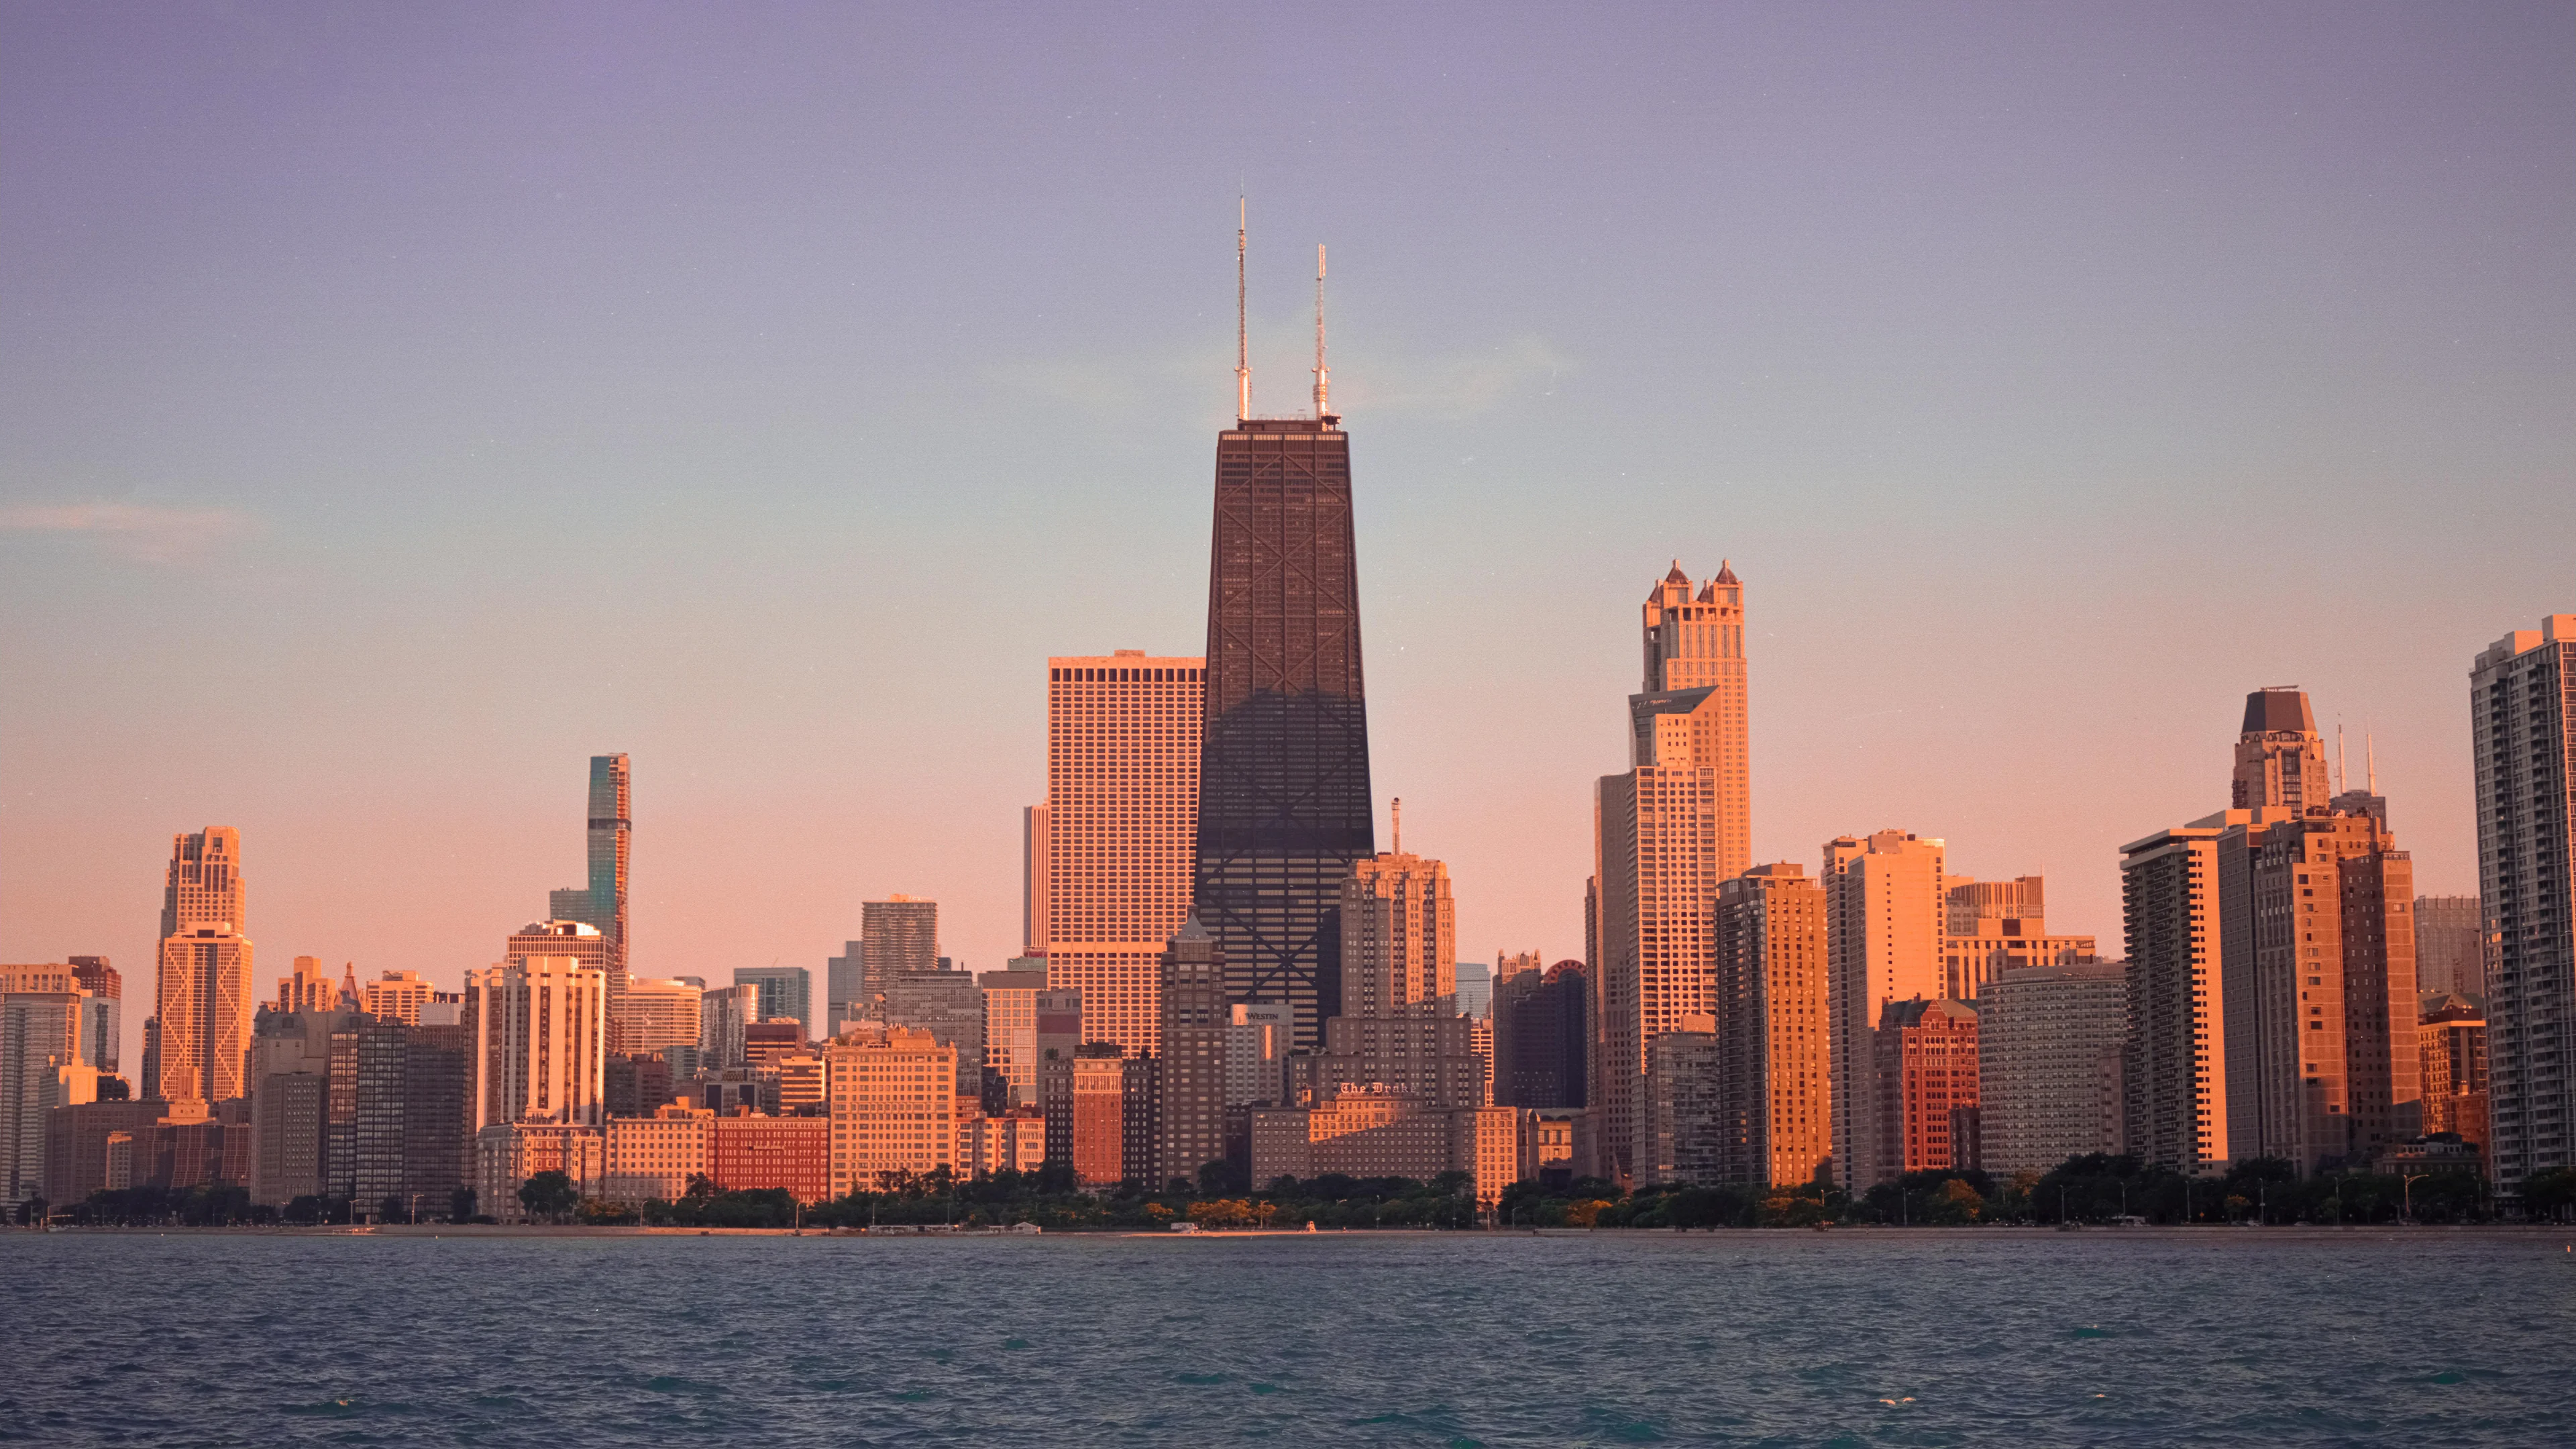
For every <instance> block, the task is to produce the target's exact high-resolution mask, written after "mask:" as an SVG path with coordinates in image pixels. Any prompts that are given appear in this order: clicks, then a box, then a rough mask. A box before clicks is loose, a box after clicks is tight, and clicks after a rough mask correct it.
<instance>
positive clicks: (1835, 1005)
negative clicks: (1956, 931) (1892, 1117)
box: [1821, 830, 1949, 1193]
mask: <svg viewBox="0 0 2576 1449" xmlns="http://www.w3.org/2000/svg"><path fill="white" fill-rule="evenodd" d="M1945 857H1946V848H1945V846H1944V845H1943V843H1942V842H1941V841H1939V840H1929V839H1924V838H1921V837H1918V836H1915V835H1911V834H1908V833H1907V832H1905V831H1902V830H1882V831H1879V832H1878V833H1876V834H1874V835H1869V836H1865V837H1862V836H1850V835H1845V836H1840V837H1837V838H1835V839H1833V840H1830V841H1827V842H1826V843H1825V863H1824V874H1823V877H1822V881H1821V884H1822V886H1823V889H1824V892H1825V940H1826V951H1827V957H1828V965H1827V969H1828V971H1829V973H1830V974H1829V976H1828V978H1827V984H1826V991H1827V1008H1826V1009H1827V1011H1828V1013H1829V1016H1830V1018H1831V1020H1830V1030H1831V1033H1832V1035H1831V1038H1830V1041H1829V1044H1828V1053H1829V1055H1828V1058H1827V1060H1828V1061H1829V1062H1830V1063H1831V1066H1832V1072H1833V1085H1832V1088H1831V1090H1830V1091H1829V1092H1828V1094H1827V1096H1828V1107H1829V1110H1830V1111H1831V1112H1832V1114H1833V1143H1834V1172H1835V1175H1836V1176H1837V1177H1838V1178H1839V1179H1840V1180H1841V1182H1842V1186H1843V1190H1844V1191H1846V1192H1850V1193H1862V1192H1867V1191H1868V1190H1869V1189H1870V1188H1872V1187H1875V1186H1876V1185H1878V1184H1879V1183H1881V1182H1884V1181H1886V1180H1887V1179H1889V1178H1891V1177H1893V1176H1895V1175H1896V1173H1897V1172H1898V1171H1899V1170H1901V1169H1899V1168H1898V1167H1897V1166H1896V1165H1895V1164H1894V1163H1892V1162H1891V1161H1889V1160H1888V1159H1886V1158H1885V1157H1883V1156H1882V1151H1883V1149H1884V1148H1885V1147H1886V1146H1887V1144H1889V1143H1890V1142H1894V1141H1897V1140H1900V1139H1899V1138H1897V1137H1896V1136H1893V1135H1891V1130H1890V1127H1889V1124H1887V1123H1886V1122H1884V1121H1882V1120H1881V1116H1882V1111H1883V1108H1884V1106H1885V1103H1886V1101H1887V1097H1886V1094H1885V1092H1884V1090H1883V1089H1882V1088H1881V1086H1880V1083H1879V1082H1878V1080H1877V1076H1878V1070H1879V1053H1878V1045H1877V1032H1878V1029H1879V1025H1880V1018H1881V1016H1882V1015H1883V1014H1884V1013H1885V1011H1886V1009H1887V1007H1888V1005H1889V1004H1890V1003H1891V1002H1897V1001H1908V1000H1912V999H1914V998H1916V997H1923V998H1927V999H1937V998H1939V997H1940V996H1941V994H1942V992H1943V991H1944V990H1945V989H1946V985H1947V983H1946V969H1945V964H1944V959H1943V954H1944V953H1943V945H1944V943H1945V942H1946V940H1947V939H1948V934H1947V933H1948V925H1949V886H1948V881H1947V878H1946V876H1945V875H1944V869H1943V867H1944V861H1945Z"/></svg>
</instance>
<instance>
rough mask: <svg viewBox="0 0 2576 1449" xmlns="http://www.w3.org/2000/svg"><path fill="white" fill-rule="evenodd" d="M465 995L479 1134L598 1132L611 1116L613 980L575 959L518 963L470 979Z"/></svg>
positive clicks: (523, 959)
mask: <svg viewBox="0 0 2576 1449" xmlns="http://www.w3.org/2000/svg"><path fill="white" fill-rule="evenodd" d="M584 929H585V930H587V929H589V928H588V927H584ZM594 939H595V937H594ZM518 940H519V938H515V937H514V938H513V944H514V945H516V944H517V943H518ZM465 989H466V1006H467V1009H468V1010H469V1011H470V1012H471V1013H472V1015H473V1018H474V1032H475V1036H474V1099H473V1112H474V1117H473V1120H474V1127H475V1130H476V1131H477V1132H480V1131H481V1130H483V1129H484V1128H487V1127H491V1126H495V1125H502V1124H511V1123H523V1122H552V1123H560V1124H566V1125H571V1126H579V1127H591V1128H596V1127H597V1126H599V1125H600V1123H601V1122H602V1121H603V1120H604V1119H605V1118H606V1116H607V1095H608V981H607V973H606V972H605V971H603V970H602V969H601V968H599V967H598V966H595V965H591V964H589V963H587V962H585V961H584V960H582V959H581V958H579V957H576V956H569V955H565V956H555V955H524V956H513V957H511V958H510V959H509V960H507V961H504V962H502V963H501V964H500V965H498V966H492V967H487V968H485V969H484V970H482V971H478V972H473V973H471V974H469V975H468V976H467V978H466V988H465Z"/></svg>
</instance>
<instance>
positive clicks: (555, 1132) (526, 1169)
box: [474, 1122, 608, 1223]
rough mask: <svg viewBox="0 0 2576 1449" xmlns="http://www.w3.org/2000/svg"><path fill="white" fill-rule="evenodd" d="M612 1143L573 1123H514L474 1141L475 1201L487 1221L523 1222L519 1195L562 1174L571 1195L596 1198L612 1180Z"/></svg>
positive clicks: (484, 1132)
mask: <svg viewBox="0 0 2576 1449" xmlns="http://www.w3.org/2000/svg"><path fill="white" fill-rule="evenodd" d="M607 1149H608V1143H607V1139H606V1136H605V1135H604V1134H603V1133H602V1131H601V1130H600V1129H599V1128H597V1127H585V1126H580V1125H578V1124H574V1123H569V1122H510V1123H503V1124H499V1125H496V1126H491V1127H486V1128H484V1129H483V1130H482V1131H480V1132H478V1133H476V1134H475V1135H474V1166H475V1185H474V1193H475V1201H476V1205H477V1206H478V1207H479V1208H480V1209H481V1210H482V1212H483V1214H484V1215H485V1216H487V1217H491V1218H495V1219H497V1220H499V1221H501V1222H505V1223H516V1222H525V1221H527V1218H528V1213H527V1209H526V1208H525V1207H523V1206H521V1205H520V1202H519V1189H520V1187H521V1186H523V1185H524V1184H526V1182H527V1180H528V1179H529V1178H532V1177H535V1176H536V1175H537V1174H539V1173H543V1172H560V1173H562V1174H563V1175H564V1176H565V1177H566V1178H568V1179H570V1180H571V1183H572V1187H573V1191H575V1192H577V1193H579V1194H580V1195H582V1196H583V1197H597V1196H599V1195H600V1189H601V1188H602V1187H603V1186H605V1179H606V1178H607V1175H608V1150H607Z"/></svg>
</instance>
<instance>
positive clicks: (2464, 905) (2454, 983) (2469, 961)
mask: <svg viewBox="0 0 2576 1449" xmlns="http://www.w3.org/2000/svg"><path fill="white" fill-rule="evenodd" d="M2415 985H2416V986H2417V988H2419V989H2420V990H2423V991H2425V992H2427V993H2431V992H2436V991H2456V992H2458V993H2459V994H2461V995H2462V996H2465V997H2468V998H2469V999H2470V1000H2472V1001H2484V1000H2485V999H2486V995H2487V928H2486V913H2485V909H2484V907H2483V906H2482V904H2481V903H2480V902H2479V900H2478V898H2477V897H2476V896H2417V897H2416V898H2415Z"/></svg>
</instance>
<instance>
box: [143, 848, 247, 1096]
mask: <svg viewBox="0 0 2576 1449" xmlns="http://www.w3.org/2000/svg"><path fill="white" fill-rule="evenodd" d="M248 910H249V888H248V885H247V882H246V881H245V879H244V877H243V875H242V868H241V832H239V831H237V830H234V829H232V828H231V827H229V826H222V825H210V826H207V827H206V828H205V829H204V830H201V831H198V832H197V833H196V834H194V835H179V836H176V837H174V838H173V839H172V842H171V847H170V869H169V873H168V876H167V879H166V881H165V883H164V885H163V888H162V895H161V960H160V970H159V972H158V976H157V979H156V981H155V983H154V992H153V1017H152V1019H153V1022H154V1023H155V1024H156V1025H155V1026H154V1027H153V1028H152V1035H153V1040H152V1043H151V1045H152V1047H153V1052H152V1055H153V1058H154V1061H153V1064H152V1066H153V1070H152V1071H151V1072H150V1073H149V1074H148V1075H149V1076H150V1077H151V1080H150V1081H148V1082H146V1083H145V1084H144V1088H143V1090H144V1092H145V1094H146V1095H148V1096H153V1097H158V1098H161V1099H162V1100H164V1101H170V1102H189V1101H194V1102H221V1101H228V1100H230V1099H232V1098H235V1097H239V1096H241V1095H242V1090H243V1083H242V1063H243V1059H244V1057H243V1054H244V1053H245V1052H247V1051H248V1050H249V1048H250V1018H251V1010H252V1006H253V1003H252V1000H251V943H250V939H249V937H248V936H247V934H245V933H246V932H248V930H249V929H250V927H249V924H248V922H247V919H246V917H247V915H248Z"/></svg>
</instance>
